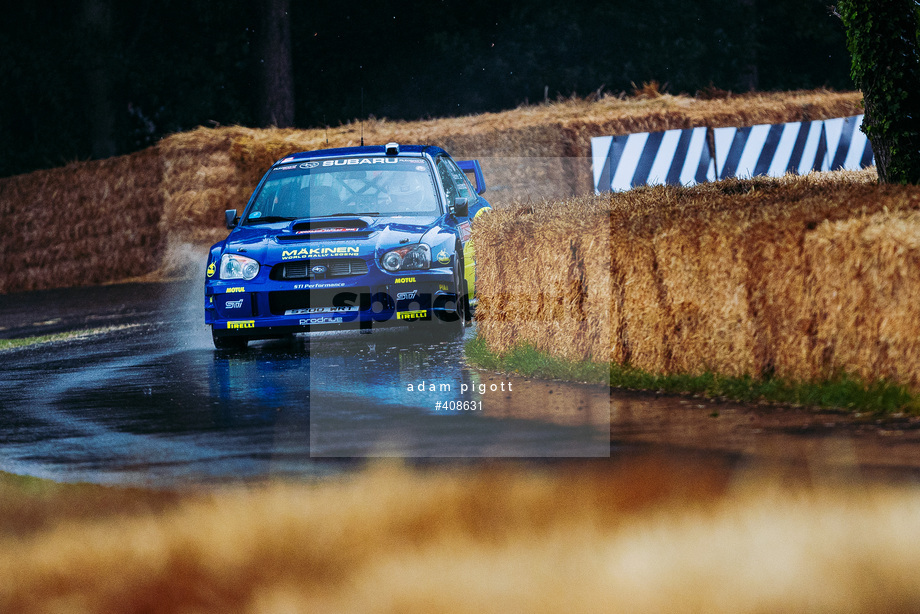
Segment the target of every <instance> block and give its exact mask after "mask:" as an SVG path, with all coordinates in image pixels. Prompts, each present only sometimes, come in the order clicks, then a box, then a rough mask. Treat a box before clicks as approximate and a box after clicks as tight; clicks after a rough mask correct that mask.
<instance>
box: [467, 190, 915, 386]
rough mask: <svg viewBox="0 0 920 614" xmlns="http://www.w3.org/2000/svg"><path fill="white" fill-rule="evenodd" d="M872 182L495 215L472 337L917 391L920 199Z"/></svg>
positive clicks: (647, 193)
mask: <svg viewBox="0 0 920 614" xmlns="http://www.w3.org/2000/svg"><path fill="white" fill-rule="evenodd" d="M873 179H874V175H873V174H872V173H871V172H866V173H834V174H830V176H828V175H809V176H806V177H796V176H787V177H785V178H782V179H779V180H772V179H767V178H757V179H753V180H744V181H727V182H722V183H718V184H709V185H700V186H696V187H694V188H673V187H656V188H646V189H638V190H633V191H630V192H627V193H622V194H612V195H603V196H598V197H593V198H590V197H589V198H582V199H573V200H568V201H561V202H557V203H544V204H542V205H541V206H538V207H530V208H529V209H527V210H525V211H524V212H523V213H522V212H521V211H520V210H511V209H508V210H499V211H496V212H494V213H493V214H492V215H490V216H488V217H486V218H484V219H483V221H482V223H480V224H478V225H477V227H476V228H475V230H474V237H475V240H476V242H477V254H478V274H479V277H478V279H477V284H478V287H477V292H478V293H479V297H480V308H479V311H478V313H477V320H478V321H479V326H480V329H479V330H480V334H481V335H482V336H483V337H484V338H485V340H486V341H487V343H488V344H489V345H490V346H491V347H492V348H493V349H495V350H497V351H500V352H501V351H505V350H507V349H508V348H510V347H512V346H513V345H515V344H517V343H522V342H527V343H530V344H532V345H534V346H535V347H537V348H540V349H543V350H546V351H549V352H550V353H552V354H554V355H558V356H562V357H566V358H579V359H592V360H600V361H606V360H611V361H613V362H616V363H618V364H628V365H632V366H635V367H639V368H642V369H645V370H647V371H651V372H654V373H701V372H704V371H713V372H718V373H722V374H727V375H735V376H743V375H750V376H753V377H764V376H769V375H772V374H777V375H780V376H782V377H786V378H793V379H817V378H825V377H829V376H832V375H835V374H839V373H841V372H845V373H849V374H853V375H857V376H859V377H861V378H863V379H866V380H874V379H878V378H884V379H889V380H891V381H896V382H900V383H904V384H908V385H911V386H914V387H918V388H920V306H918V302H917V301H916V297H917V296H920V188H917V187H909V186H879V185H877V184H875V183H873ZM601 232H605V233H608V236H609V242H606V241H603V240H599V236H598V235H599V233H601ZM599 245H603V246H606V247H608V248H609V249H608V250H605V249H603V248H601V249H598V246H599ZM589 246H590V249H589ZM548 255H553V257H552V258H550V257H549V256H548ZM525 263H526V265H527V266H525ZM566 276H567V277H566ZM527 294H529V296H524V295H527ZM508 297H511V298H513V301H512V300H509V298H508ZM551 308H552V309H551Z"/></svg>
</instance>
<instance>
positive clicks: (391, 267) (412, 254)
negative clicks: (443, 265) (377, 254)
mask: <svg viewBox="0 0 920 614" xmlns="http://www.w3.org/2000/svg"><path fill="white" fill-rule="evenodd" d="M380 265H381V266H382V267H383V268H384V269H385V270H387V271H389V272H390V273H396V272H398V271H418V270H422V269H427V268H428V267H430V266H431V249H430V248H429V247H428V246H427V245H425V244H424V243H419V244H418V245H409V246H407V247H400V248H397V249H391V250H390V251H388V252H387V253H385V254H384V255H383V258H381V259H380Z"/></svg>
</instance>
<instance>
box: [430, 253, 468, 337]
mask: <svg viewBox="0 0 920 614" xmlns="http://www.w3.org/2000/svg"><path fill="white" fill-rule="evenodd" d="M453 277H454V284H453V285H454V292H455V293H456V296H457V300H456V302H455V304H454V310H453V313H445V314H444V316H443V317H438V318H437V319H438V323H439V324H440V325H441V326H443V327H444V329H445V330H449V331H452V332H453V331H456V332H460V331H462V330H463V329H464V328H466V327H467V326H468V325H469V313H468V309H469V303H468V302H467V295H466V279H464V277H463V261H462V260H461V259H460V258H459V252H458V257H457V258H456V259H455V263H454V270H453Z"/></svg>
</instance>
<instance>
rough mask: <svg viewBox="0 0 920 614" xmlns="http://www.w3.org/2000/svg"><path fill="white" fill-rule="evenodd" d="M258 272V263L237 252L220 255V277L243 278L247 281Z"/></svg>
mask: <svg viewBox="0 0 920 614" xmlns="http://www.w3.org/2000/svg"><path fill="white" fill-rule="evenodd" d="M258 274H259V263H258V262H256V261H255V260H253V259H252V258H247V257H246V256H240V255H239V254H224V255H223V256H221V257H220V278H221V279H245V280H246V281H249V280H250V279H253V278H255V276H256V275H258Z"/></svg>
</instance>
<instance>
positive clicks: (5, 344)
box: [0, 326, 127, 352]
mask: <svg viewBox="0 0 920 614" xmlns="http://www.w3.org/2000/svg"><path fill="white" fill-rule="evenodd" d="M119 328H127V327H120V326H119V327H106V328H89V329H86V330H74V331H68V332H66V333H55V334H53V335H38V336H35V337H23V338H21V339H0V352H2V351H4V350H14V349H17V348H23V347H28V346H30V345H38V344H40V343H51V342H53V341H66V340H67V339H78V338H82V337H89V336H90V335H98V334H100V333H107V332H109V331H112V330H117V329H119Z"/></svg>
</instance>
